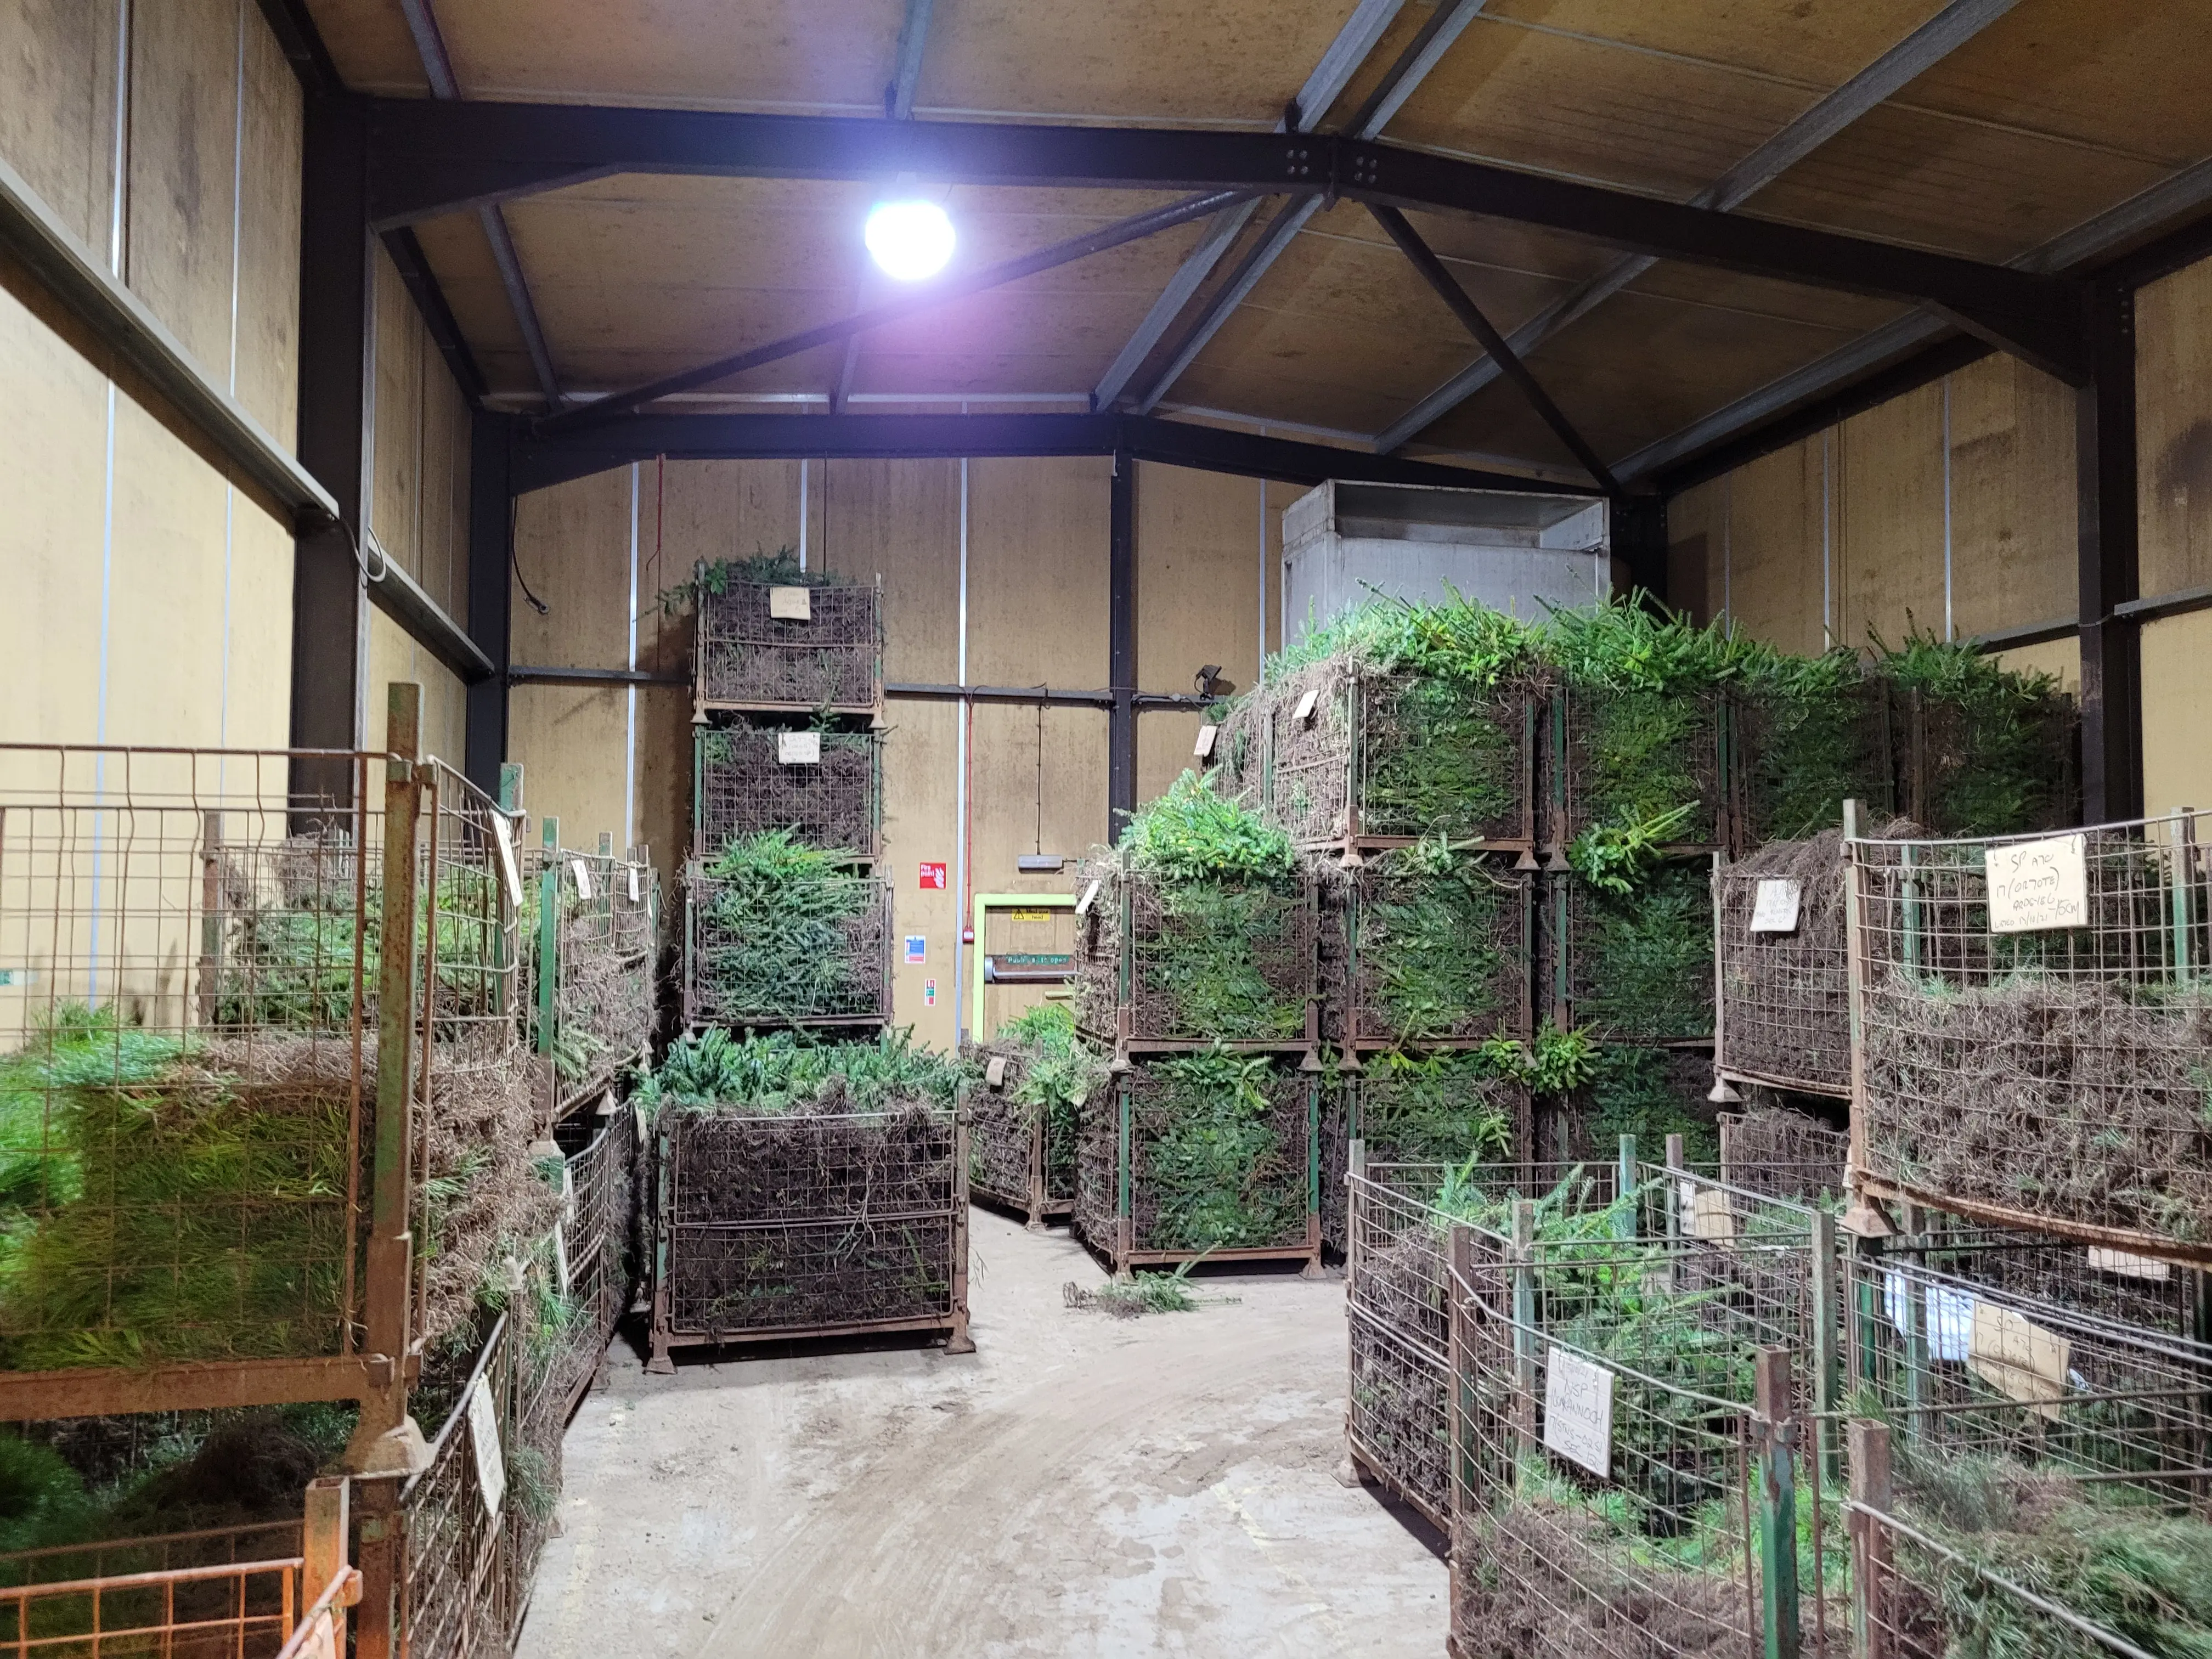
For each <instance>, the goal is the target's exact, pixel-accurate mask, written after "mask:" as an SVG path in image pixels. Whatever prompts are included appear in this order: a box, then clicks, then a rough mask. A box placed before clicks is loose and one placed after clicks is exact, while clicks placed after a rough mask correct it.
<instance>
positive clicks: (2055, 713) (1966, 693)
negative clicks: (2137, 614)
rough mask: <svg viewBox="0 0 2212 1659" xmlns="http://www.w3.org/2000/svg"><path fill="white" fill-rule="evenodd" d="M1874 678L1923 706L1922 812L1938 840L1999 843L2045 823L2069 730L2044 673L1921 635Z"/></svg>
mask: <svg viewBox="0 0 2212 1659" xmlns="http://www.w3.org/2000/svg"><path fill="white" fill-rule="evenodd" d="M1875 648H1876V649H1877V651H1878V652H1879V653H1880V655H1879V657H1878V659H1877V660H1876V662H1875V673H1876V674H1878V675H1879V676H1881V678H1884V679H1886V680H1887V681H1888V682H1889V683H1890V684H1893V685H1894V686H1896V687H1897V688H1898V689H1899V690H1902V691H1906V692H1917V693H1918V694H1919V695H1920V696H1921V699H1922V701H1923V704H1924V706H1925V708H1926V710H1927V714H1926V720H1927V724H1928V726H1929V739H1928V746H1929V750H1930V751H1931V760H1930V763H1929V764H1928V765H1927V766H1926V768H1925V771H1926V773H1927V775H1928V795H1927V799H1925V800H1924V801H1923V802H1921V803H1920V804H1919V808H1918V811H1919V813H1920V816H1921V817H1922V818H1923V820H1924V821H1925V823H1926V824H1927V827H1928V828H1929V829H1930V830H1931V831H1933V832H1935V833H1937V834H1941V835H1975V836H1996V835H2006V834H2011V833H2015V832H2018V831H2021V830H2027V829H2039V828H2042V827H2045V826H2047V825H2048V824H2049V823H2051V822H2052V820H2053V817H2054V814H2057V813H2058V812H2060V811H2062V809H2063V806H2064V805H2065V803H2064V800H2063V796H2062V793H2061V782H2062V777H2063V769H2064V763H2065V750H2066V746H2067V742H2068V729H2069V723H2068V720H2067V719H2066V715H2065V711H2064V706H2063V702H2062V700H2061V699H2060V697H2059V695H2058V691H2057V681H2056V680H2055V679H2053V678H2051V676H2049V675H2047V674H2023V673H2020V672H2018V671H2014V670H2011V669H2008V668H2005V667H2003V666H2002V665H2000V664H1999V663H1998V662H1997V661H1996V659H1994V658H1992V657H1990V656H1987V655H1985V654H1984V653H1981V652H1978V651H1977V650H1975V649H1974V648H1973V647H1972V646H1970V645H1968V644H1967V643H1966V641H1963V640H1952V641H1943V640H1938V639H1936V638H1935V637H1934V636H1933V635H1928V634H1923V633H1921V632H1919V631H1917V629H1916V630H1915V631H1914V632H1912V633H1911V634H1909V635H1906V637H1905V643H1904V644H1903V645H1902V646H1900V647H1898V648H1896V649H1895V650H1892V649H1890V648H1889V647H1887V646H1886V645H1885V644H1883V642H1882V641H1881V640H1880V639H1879V638H1876V639H1875Z"/></svg>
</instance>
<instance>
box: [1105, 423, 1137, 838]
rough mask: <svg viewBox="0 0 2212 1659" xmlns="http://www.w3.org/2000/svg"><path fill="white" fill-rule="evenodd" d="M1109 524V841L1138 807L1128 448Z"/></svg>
mask: <svg viewBox="0 0 2212 1659" xmlns="http://www.w3.org/2000/svg"><path fill="white" fill-rule="evenodd" d="M1107 526H1108V527H1107V546H1106V580H1107V587H1108V592H1109V600H1108V603H1109V611H1108V617H1109V621H1108V623H1107V657H1108V672H1107V679H1108V683H1109V684H1110V685H1111V686H1112V687H1113V690H1114V708H1113V711H1112V713H1111V714H1109V715H1108V717H1107V733H1106V750H1107V758H1106V839H1107V841H1108V842H1109V843H1118V842H1120V841H1121V830H1122V829H1123V827H1124V826H1125V825H1126V824H1127V823H1128V821H1129V814H1130V813H1132V812H1133V811H1136V807H1137V705H1136V691H1137V459H1136V457H1135V456H1133V455H1132V454H1130V453H1129V452H1128V451H1127V450H1126V449H1118V450H1115V452H1114V481H1113V485H1112V490H1111V500H1110V503H1109V507H1108V513H1107Z"/></svg>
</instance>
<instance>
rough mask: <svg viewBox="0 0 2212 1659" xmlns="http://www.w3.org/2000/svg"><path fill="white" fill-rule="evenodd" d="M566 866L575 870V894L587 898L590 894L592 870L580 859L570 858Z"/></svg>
mask: <svg viewBox="0 0 2212 1659" xmlns="http://www.w3.org/2000/svg"><path fill="white" fill-rule="evenodd" d="M568 867H569V868H570V869H571V870H574V872H576V896H577V897H578V898H580V899H587V898H589V897H591V896H592V872H591V869H590V866H587V865H586V864H585V862H584V861H583V860H581V859H570V860H568Z"/></svg>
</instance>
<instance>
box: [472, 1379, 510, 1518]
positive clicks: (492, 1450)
mask: <svg viewBox="0 0 2212 1659" xmlns="http://www.w3.org/2000/svg"><path fill="white" fill-rule="evenodd" d="M469 1444H470V1445H471V1447H472V1448H474V1449H475V1451H476V1455H477V1491H478V1492H482V1493H483V1505H484V1512H485V1513H486V1514H487V1515H489V1516H491V1518H492V1519H493V1520H495V1521H496V1520H498V1519H499V1506H500V1504H501V1500H502V1499H504V1498H506V1496H507V1454H506V1453H505V1452H503V1451H501V1449H500V1444H499V1410H498V1407H495V1406H494V1405H493V1404H492V1402H491V1384H490V1383H488V1382H486V1381H485V1380H484V1379H483V1377H481V1376H479V1377H478V1378H477V1383H476V1386H475V1387H474V1388H472V1389H470V1390H469Z"/></svg>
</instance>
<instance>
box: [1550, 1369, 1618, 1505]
mask: <svg viewBox="0 0 2212 1659" xmlns="http://www.w3.org/2000/svg"><path fill="white" fill-rule="evenodd" d="M1544 1444H1545V1445H1546V1446H1547V1447H1549V1448H1550V1449H1552V1450H1553V1451H1555V1452H1557V1453H1558V1454H1559V1455H1560V1456H1562V1457H1564V1458H1565V1459H1566V1460H1567V1462H1570V1463H1574V1464H1577V1465H1579V1466H1580V1467H1581V1468H1585V1469H1588V1470H1589V1472H1590V1473H1591V1474H1595V1475H1596V1476H1598V1477H1599V1478H1600V1479H1601V1480H1607V1479H1610V1478H1611V1477H1612V1474H1613V1373H1612V1372H1611V1371H1609V1370H1606V1368H1605V1367H1604V1366H1602V1365H1593V1364H1590V1362H1589V1360H1587V1359H1584V1358H1582V1357H1581V1356H1579V1355H1577V1354H1571V1353H1569V1352H1567V1351H1566V1350H1565V1349H1564V1348H1559V1347H1553V1348H1548V1349H1547V1350H1546V1352H1545V1356H1544Z"/></svg>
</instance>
